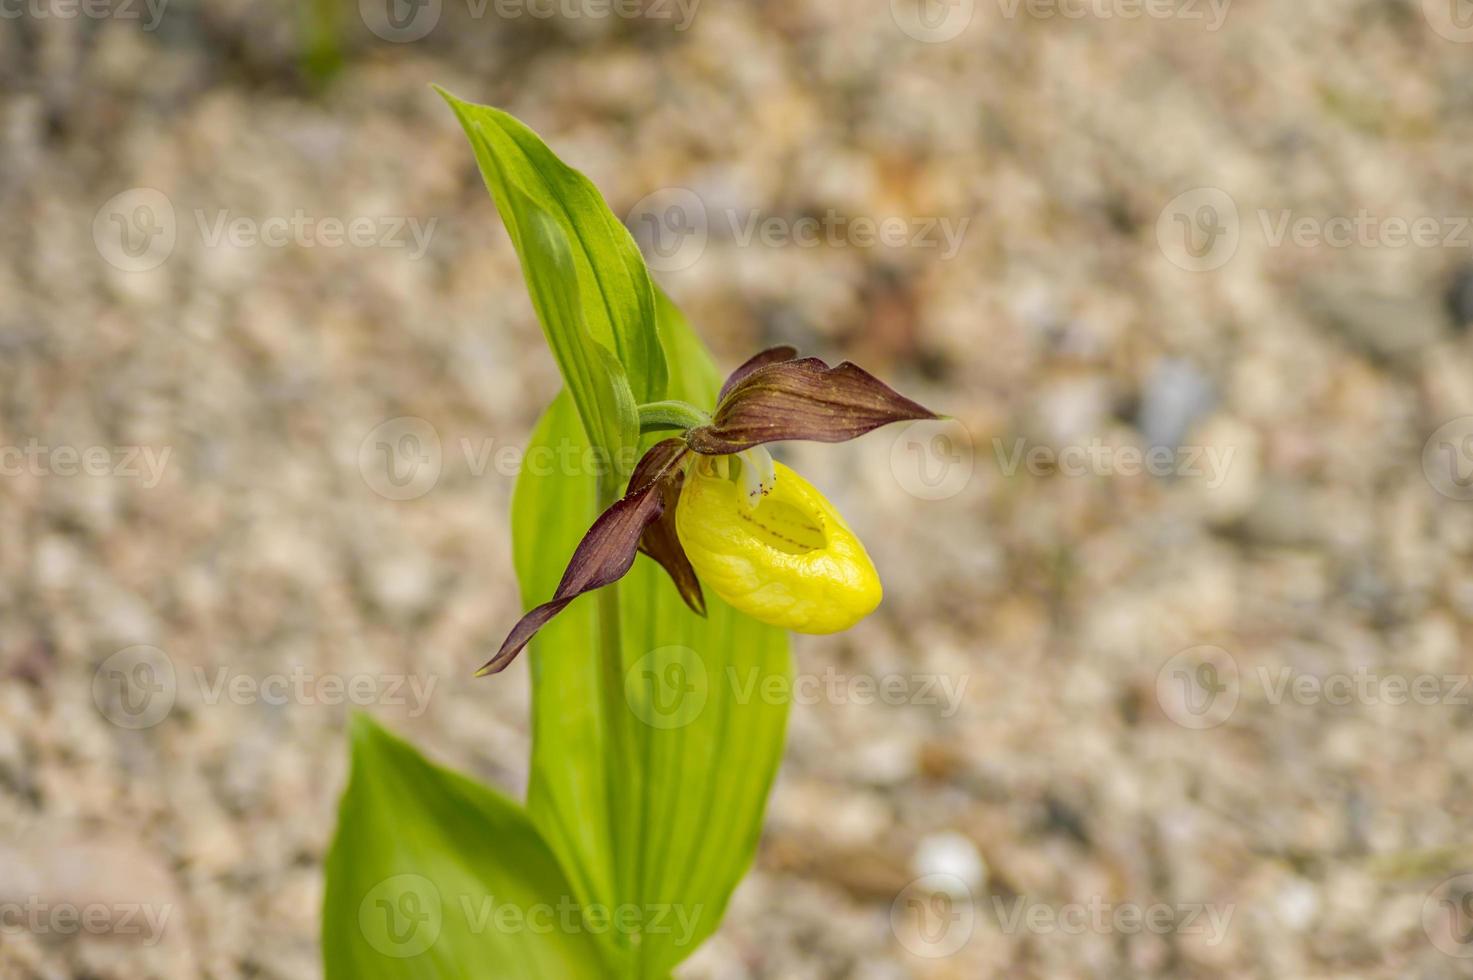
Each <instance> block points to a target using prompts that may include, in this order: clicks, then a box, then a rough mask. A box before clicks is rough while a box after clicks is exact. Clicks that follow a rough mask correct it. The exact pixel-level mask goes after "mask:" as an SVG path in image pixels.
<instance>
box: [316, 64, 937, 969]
mask: <svg viewBox="0 0 1473 980" xmlns="http://www.w3.org/2000/svg"><path fill="white" fill-rule="evenodd" d="M441 94H442V95H443V96H444V97H445V99H446V101H447V102H448V103H449V105H450V107H451V108H452V110H453V111H454V112H455V114H456V116H457V118H458V119H459V121H460V123H461V125H462V127H463V128H464V129H465V132H466V135H467V136H468V137H469V139H470V142H471V146H472V149H473V150H474V152H475V155H476V160H477V163H478V164H479V166H480V170H481V173H482V176H483V177H484V179H485V182H486V185H487V188H488V189H489V190H490V192H491V195H492V197H493V199H494V200H495V202H496V205H497V209H498V211H499V212H500V214H501V217H502V221H503V223H504V224H505V226H506V229H507V233H508V235H509V236H510V238H511V241H512V244H513V246H514V247H515V249H516V251H517V253H518V256H519V257H520V259H521V263H522V270H523V274H524V276H525V279H526V282H527V288H528V292H529V294H530V296H531V299H532V304H533V307H534V309H535V311H536V313H537V316H538V319H539V321H540V323H541V324H542V327H543V331H544V334H545V336H546V337H547V340H548V346H549V348H550V349H551V351H552V353H553V356H554V359H555V360H556V361H557V363H558V367H559V369H560V371H561V373H562V376H563V381H564V390H563V392H562V393H561V394H560V395H559V396H558V397H557V398H556V399H555V400H554V401H553V403H552V405H550V406H549V408H548V410H547V411H546V413H545V414H544V415H543V418H542V420H541V421H540V422H539V423H538V426H537V428H536V430H535V431H534V433H533V436H532V446H531V447H529V454H530V453H531V452H532V451H535V450H536V449H539V448H542V447H554V446H558V447H573V448H578V449H583V450H589V451H591V452H592V453H593V455H594V456H595V457H596V458H597V459H600V460H603V461H606V462H607V464H608V465H606V466H601V467H594V468H591V471H584V470H578V471H572V470H569V471H564V472H535V471H533V470H531V469H528V470H526V471H524V472H523V473H522V474H521V476H520V477H519V479H518V482H517V488H516V493H515V495H514V498H513V503H512V526H513V557H514V562H515V565H516V570H517V577H518V580H519V583H520V585H521V589H522V594H523V598H524V600H525V601H526V602H527V603H528V604H529V605H531V608H530V609H529V610H528V611H527V612H526V614H525V615H523V616H522V618H521V619H520V620H519V621H518V622H517V623H516V624H515V625H514V626H513V627H512V629H511V630H510V632H509V633H508V635H507V636H506V638H505V639H504V641H503V642H502V643H501V645H500V648H499V649H498V650H497V652H496V653H495V655H494V656H492V657H491V658H490V660H489V661H488V662H486V664H485V665H484V666H483V667H482V668H481V669H480V671H479V672H478V673H479V674H482V675H484V674H492V673H496V672H499V671H501V670H503V669H505V668H506V667H507V666H508V665H509V664H511V663H512V662H513V661H514V660H515V659H516V657H517V656H518V654H519V653H521V651H522V650H524V649H526V648H527V647H528V645H529V644H531V652H530V659H531V676H532V687H533V693H532V763H531V772H530V779H529V786H528V790H527V803H526V805H525V807H523V806H519V805H517V804H516V803H514V802H512V801H510V800H508V799H506V798H505V797H503V796H501V795H500V794H499V793H497V792H495V791H494V790H491V789H490V788H488V787H486V786H483V785H481V784H480V783H477V782H475V781H474V780H471V779H469V778H467V777H465V776H461V775H457V774H455V773H452V772H449V771H447V770H444V769H441V768H439V767H437V766H434V765H433V764H431V763H429V762H428V761H426V760H425V759H424V758H423V757H422V756H420V755H419V754H418V753H417V752H416V751H415V750H414V749H413V748H411V747H410V746H409V745H407V744H406V743H404V742H402V741H400V740H399V739H397V738H394V737H393V736H391V735H389V734H388V733H386V732H385V731H383V730H382V729H381V728H379V727H377V726H376V725H374V724H373V723H372V722H370V721H368V720H367V719H364V718H358V719H355V722H354V725H353V755H352V768H351V775H350V779H349V784H348V788H347V790H346V791H345V793H344V795H343V800H342V804H341V808H340V813H339V822H338V831H337V835H336V838H335V840H334V843H333V846H332V850H331V852H330V854H329V856H328V860H327V889H326V896H325V900H324V915H323V950H324V961H325V966H326V975H327V977H328V978H329V980H338V978H343V980H347V978H355V980H362V978H380V977H382V978H386V980H390V978H401V977H403V978H409V977H415V978H419V977H556V978H560V980H561V978H569V977H572V978H576V977H610V976H612V977H628V978H665V977H668V976H669V975H670V971H671V970H672V969H673V968H674V967H675V966H676V965H677V964H678V963H680V962H681V961H682V960H683V959H685V958H686V957H688V956H689V955H690V954H691V953H692V952H693V951H694V950H695V948H696V947H697V946H698V945H699V944H700V943H701V941H702V940H704V939H705V938H706V937H708V936H709V935H710V934H711V933H712V932H714V931H715V929H716V927H717V925H718V924H719V922H720V919H721V914H722V912H723V910H724V908H725V906H726V903H727V900H728V899H729V898H730V896H731V893H732V891H733V889H734V888H735V887H736V884H737V883H738V881H740V879H741V877H742V875H743V874H744V873H745V871H746V869H747V867H748V866H749V864H750V862H751V859H752V856H753V853H754V851H755V847H756V841H757V837H758V835H759V833H760V830H761V822H762V813H763V809H764V807H765V804H766V800H767V795H768V792H769V790H770V789H771V785H772V779H773V776H774V775H775V773H776V770H777V765H778V762H779V760H780V758H781V754H782V745H783V734H784V728H785V724H786V718H787V707H788V705H787V703H786V701H785V700H781V699H779V700H774V699H770V698H762V699H754V698H753V697H752V696H751V692H752V691H753V690H757V689H759V688H758V687H757V686H756V685H763V687H762V688H761V689H764V690H767V689H771V682H777V684H778V688H779V689H781V687H782V682H784V681H785V680H786V679H787V678H788V677H789V675H790V671H791V665H790V660H789V653H788V645H787V632H788V631H796V632H804V633H833V632H837V631H839V630H843V629H847V628H848V627H850V626H852V625H853V624H854V623H856V622H858V621H859V620H860V619H862V618H863V617H865V616H866V615H868V614H869V613H870V612H872V611H873V610H874V609H875V608H876V607H877V606H878V605H879V603H880V599H881V586H880V579H879V576H878V574H877V573H876V571H875V567H874V565H873V563H872V562H871V561H870V558H869V556H868V554H867V553H866V552H865V549H864V546H863V545H862V544H861V543H860V541H859V540H858V538H857V537H856V536H855V534H854V533H853V531H851V530H850V528H849V527H848V525H847V524H845V522H844V520H843V518H842V517H841V516H840V515H839V514H838V512H837V511H836V510H835V508H834V507H833V506H832V505H831V504H830V503H829V502H828V501H827V500H826V499H825V498H824V497H823V495H822V494H821V493H820V492H819V491H818V489H817V488H815V487H814V486H813V485H812V484H810V483H809V482H808V481H806V480H805V479H803V478H802V477H801V476H799V475H798V474H797V473H795V472H794V471H793V470H791V469H789V468H788V467H786V466H784V465H783V464H781V463H779V462H776V461H774V460H773V458H772V456H771V454H770V452H769V450H768V448H767V447H768V446H769V445H770V444H772V443H774V442H781V441H786V440H811V441H817V442H840V441H844V440H848V439H853V438H856V437H858V436H860V435H863V434H864V433H867V432H870V431H872V430H874V429H876V428H878V427H880V426H883V425H885V424H887V423H890V422H897V421H905V420H915V419H934V418H936V417H937V416H936V415H934V414H933V413H932V412H930V411H929V410H927V409H925V408H923V407H922V406H920V405H919V404H917V403H916V402H914V401H912V400H910V399H908V398H905V397H904V396H902V395H900V394H898V393H897V392H895V391H894V390H892V389H891V388H890V387H888V386H887V385H885V384H884V383H883V382H881V381H880V380H878V379H877V378H875V377H874V376H873V375H871V374H869V373H867V372H866V371H864V370H862V369H861V368H859V367H856V366H855V365H853V364H850V363H848V362H845V363H842V364H839V365H838V366H837V367H830V366H829V365H827V364H825V363H824V362H823V361H821V360H818V359H817V358H812V357H809V358H800V357H798V356H797V352H796V351H795V350H794V349H792V348H790V347H776V348H772V349H769V350H764V351H762V352H760V353H758V354H756V355H754V356H753V357H751V358H750V359H749V360H747V361H746V363H744V364H742V365H741V366H740V367H738V368H737V369H736V370H735V371H733V372H732V373H731V374H730V376H728V377H727V378H726V379H725V382H724V383H721V384H719V386H718V381H717V378H718V376H717V374H716V372H715V370H714V366H713V364H712V362H711V358H710V356H709V354H708V353H707V352H706V350H705V348H704V346H703V345H702V344H701V343H700V341H699V340H698V339H697V338H696V336H695V335H694V333H693V332H692V331H691V329H690V327H689V326H688V325H687V324H686V322H685V320H684V318H683V317H682V316H681V315H680V313H679V311H678V310H677V309H676V308H675V306H674V304H673V303H671V302H670V300H669V299H668V298H667V297H666V296H665V295H664V294H663V293H662V292H661V291H660V290H659V289H658V288H657V287H656V286H655V285H654V284H653V282H652V281H651V280H650V277H649V273H648V271H647V270H646V268H645V265H644V262H643V259H642V258H641V256H640V254H639V250H638V248H637V246H636V245H635V244H634V241H633V239H632V237H631V236H630V235H629V233H628V232H627V230H625V229H624V227H623V226H622V225H621V224H620V223H619V222H618V221H617V219H615V218H614V216H613V214H612V213H611V212H610V211H609V209H608V207H607V205H606V204H605V203H604V201H603V198H602V197H601V196H600V195H599V193H598V191H597V190H596V189H595V188H594V187H593V185H592V184H591V183H590V182H589V181H588V180H587V178H585V177H584V176H583V175H582V174H580V173H578V172H577V171H575V170H573V169H571V168H569V167H568V166H566V165H565V164H564V163H562V161H561V160H559V159H558V158H557V157H556V156H555V155H554V154H553V153H552V152H551V151H550V150H549V149H548V148H547V147H546V146H545V145H544V144H543V143H542V141H541V140H540V139H539V138H538V137H537V136H536V134H534V133H533V132H532V131H531V130H530V129H528V128H527V127H526V126H524V125H522V124H521V123H520V122H518V121H517V120H516V119H514V118H513V117H511V116H509V115H507V114H506V113H504V112H501V111H499V110H496V109H492V108H490V107H486V106H477V105H472V104H470V103H466V102H462V101H460V100H459V99H456V98H455V97H453V96H451V95H450V94H449V93H445V92H443V91H442V92H441ZM703 405H705V406H710V409H709V411H708V410H706V409H703V408H702V407H700V406H703ZM630 460H637V461H635V462H632V463H626V461H630ZM590 522H591V523H590ZM640 553H643V554H644V555H646V556H648V557H649V558H650V559H652V560H651V561H650V562H647V563H639V562H638V561H637V556H638V555H639V554H640ZM569 555H570V556H571V557H570V558H568V557H567V556H569ZM707 590H709V591H710V592H711V593H712V595H711V596H710V597H708V596H707V595H706V592H707ZM590 593H596V595H590ZM534 603H535V604H534ZM534 637H535V638H536V639H535V642H533V640H534Z"/></svg>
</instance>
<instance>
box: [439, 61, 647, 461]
mask: <svg viewBox="0 0 1473 980" xmlns="http://www.w3.org/2000/svg"><path fill="white" fill-rule="evenodd" d="M435 90H436V91H437V92H439V93H440V95H441V97H443V98H444V99H445V101H446V103H447V104H448V105H449V106H450V108H451V109H452V110H453V111H454V112H455V115H456V118H457V119H459V120H460V124H461V127H462V128H463V129H464V130H465V133H466V136H467V138H468V139H469V140H470V143H471V148H472V150H473V151H474V153H475V157H476V162H477V164H478V165H479V167H480V170H481V176H482V178H483V179H484V180H485V183H486V187H487V189H488V190H489V191H490V192H491V196H492V198H493V199H494V200H495V202H496V208H497V210H498V211H499V212H500V213H501V218H502V223H503V224H504V225H505V226H506V230H507V234H508V235H509V236H510V237H511V240H512V244H513V246H514V247H515V248H516V250H517V255H518V257H519V258H520V259H521V263H522V273H523V275H524V276H525V278H526V280H527V288H528V291H529V292H530V293H531V295H532V302H533V306H534V307H535V308H536V310H537V316H538V319H539V320H540V321H541V323H542V328H543V332H544V333H545V334H546V336H547V341H548V346H549V347H551V348H552V351H553V354H554V356H555V357H556V358H557V362H558V368H559V370H560V371H561V372H562V375H563V381H564V383H565V384H566V385H567V386H568V389H569V391H571V392H572V394H573V399H574V402H575V404H577V405H578V409H579V415H580V417H581V418H582V419H583V423H584V427H585V429H586V430H587V431H588V432H589V435H590V437H591V438H592V439H593V441H594V444H595V445H596V446H597V447H598V448H600V449H602V450H604V451H606V452H609V453H611V454H617V455H614V456H613V457H612V458H613V459H615V460H616V461H617V462H618V464H619V466H620V475H621V476H624V477H627V476H628V466H629V464H631V463H632V462H633V460H634V458H635V455H636V454H635V453H633V452H632V451H630V449H629V447H632V446H633V444H634V441H635V440H636V439H637V437H638V421H637V417H636V416H634V413H633V406H634V405H635V404H638V403H645V402H652V401H657V400H659V399H661V398H663V397H664V395H665V389H666V387H667V384H668V368H667V366H666V359H665V351H664V348H663V347H662V345H661V343H660V333H659V328H658V325H657V322H656V307H655V293H654V285H653V283H652V282H651V280H650V277H649V272H648V270H647V269H646V268H645V264H644V258H643V257H642V256H641V255H640V253H639V247H638V246H637V245H636V244H635V242H634V238H633V236H631V235H630V234H629V231H628V229H626V228H625V227H624V225H623V224H622V223H621V222H620V221H619V220H618V219H617V218H616V217H615V216H614V214H613V213H612V212H611V211H610V210H609V207H608V205H607V204H606V203H605V202H604V199H603V196H602V195H601V194H600V193H599V192H598V189H597V188H595V187H594V186H593V184H592V183H591V182H590V181H589V180H588V178H587V177H585V176H584V175H583V174H581V173H579V172H578V171H576V170H574V169H573V168H571V167H569V166H567V165H566V164H564V163H563V162H562V161H561V160H559V159H558V158H557V156H556V155H555V154H554V153H553V152H552V151H551V150H549V149H548V148H547V145H546V144H545V143H543V142H542V140H541V139H539V138H538V137H537V134H535V133H533V132H532V131H531V130H530V129H528V128H527V127H526V126H524V125H523V124H522V123H521V122H519V121H518V120H517V119H515V118H514V117H512V116H510V115H508V114H507V113H505V112H502V111H501V110H499V109H495V108H492V107H490V106H483V105H474V104H472V103H469V102H465V101H462V100H461V99H458V98H456V97H455V96H453V95H451V94H450V93H449V92H447V91H445V90H444V89H443V88H439V87H438V86H437V87H436V89H435ZM610 387H612V388H614V389H615V391H614V392H613V394H606V393H605V392H604V391H603V390H602V389H607V388H610ZM610 412H615V413H616V415H617V418H616V419H614V420H612V421H611V420H609V419H607V418H605V417H603V416H605V415H607V414H608V413H610ZM596 413H601V414H599V416H598V417H595V415H596ZM614 425H617V427H618V429H619V431H620V432H621V433H622V435H621V436H620V437H619V438H614V437H613V436H612V435H611V433H610V432H609V431H608V429H609V428H610V427H611V426H614Z"/></svg>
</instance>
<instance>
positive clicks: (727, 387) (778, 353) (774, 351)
mask: <svg viewBox="0 0 1473 980" xmlns="http://www.w3.org/2000/svg"><path fill="white" fill-rule="evenodd" d="M797 356H798V348H796V347H788V346H787V345H783V346H782V347H769V348H767V350H765V351H763V352H762V353H760V354H754V355H753V356H752V357H749V358H747V361H746V363H745V364H743V365H742V366H741V367H739V368H737V369H736V370H735V371H733V372H731V374H729V375H727V376H726V383H725V384H724V385H722V386H721V391H720V393H719V394H717V396H716V404H718V405H719V404H721V400H722V399H723V398H725V397H726V393H727V392H728V391H731V389H733V388H735V387H736V386H737V384H738V383H739V382H740V381H741V380H742V379H743V378H745V377H746V376H747V375H749V374H751V373H752V372H753V371H755V370H757V369H758V368H760V367H766V366H767V365H769V364H780V363H782V362H783V361H791V360H792V359H793V358H795V357H797Z"/></svg>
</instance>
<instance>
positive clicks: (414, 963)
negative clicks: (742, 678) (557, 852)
mask: <svg viewBox="0 0 1473 980" xmlns="http://www.w3.org/2000/svg"><path fill="white" fill-rule="evenodd" d="M352 743H353V762H352V773H351V776H350V778H349V781H348V788H347V790H346V791H345V792H344V794H343V799H342V805H341V807H340V810H339V814H338V830H337V837H336V838H335V839H334V841H333V845H332V849H331V851H330V852H329V853H328V856H327V866H326V876H327V893H326V897H325V899H324V901H323V909H322V950H323V960H324V966H325V975H326V978H327V980H399V978H415V980H439V978H461V977H464V978H481V977H491V976H494V977H517V978H540V977H547V978H549V980H563V978H580V977H588V978H599V977H605V976H607V970H608V968H607V966H606V965H605V964H604V963H602V962H601V959H600V954H599V947H598V945H597V943H596V942H595V940H594V939H593V935H592V930H593V929H594V928H596V927H601V928H610V929H611V928H612V927H611V926H610V925H609V924H608V923H607V922H606V921H605V920H604V919H602V918H598V917H590V918H589V919H588V920H586V921H585V920H584V919H583V918H582V916H581V911H582V910H583V909H585V908H587V907H586V906H579V905H578V904H577V903H576V901H575V899H574V897H573V896H574V894H575V893H574V892H573V891H572V889H571V888H570V886H569V884H568V882H567V880H566V879H565V878H564V877H563V874H562V871H561V870H560V869H559V867H558V864H557V860H556V858H554V857H553V855H552V853H551V852H550V851H549V850H548V847H547V845H546V844H545V843H544V842H543V840H542V838H541V837H540V836H539V835H538V833H537V831H536V829H535V828H534V827H533V826H532V824H531V822H530V821H529V820H528V819H527V815H526V814H525V813H524V812H523V811H522V809H521V808H520V807H518V806H517V805H516V804H515V803H512V802H511V801H509V800H507V799H505V798H504V797H502V796H500V795H498V794H496V793H494V792H492V791H491V790H489V789H487V788H486V787H484V786H482V785H480V784H479V783H476V782H473V781H472V780H470V779H467V778H466V777H464V776H461V775H458V774H456V773H453V772H450V771H449V770H446V769H442V768H440V767H439V766H435V765H432V764H431V763H429V762H427V761H426V760H425V758H424V757H423V756H421V755H420V754H419V753H418V752H416V751H415V750H414V749H413V748H411V747H410V746H409V745H408V744H406V743H404V742H402V741H400V740H399V739H397V738H395V737H394V736H392V735H390V734H389V733H388V732H386V731H384V730H383V729H382V728H379V727H378V726H377V725H375V724H374V723H373V722H372V721H370V720H369V719H368V717H367V716H366V715H357V716H355V717H354V719H353V727H352Z"/></svg>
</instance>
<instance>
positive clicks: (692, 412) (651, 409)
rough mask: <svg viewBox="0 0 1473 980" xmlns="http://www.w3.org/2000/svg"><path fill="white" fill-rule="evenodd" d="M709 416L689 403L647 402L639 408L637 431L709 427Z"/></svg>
mask: <svg viewBox="0 0 1473 980" xmlns="http://www.w3.org/2000/svg"><path fill="white" fill-rule="evenodd" d="M710 424H711V416H709V415H707V414H706V413H705V412H703V411H701V410H700V409H699V408H696V407H695V406H694V405H692V404H690V403H689V402H682V401H663V402H648V403H646V404H644V405H641V406H639V431H640V432H658V431H660V430H664V429H681V430H684V429H694V428H695V427H696V426H698V425H710Z"/></svg>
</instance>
